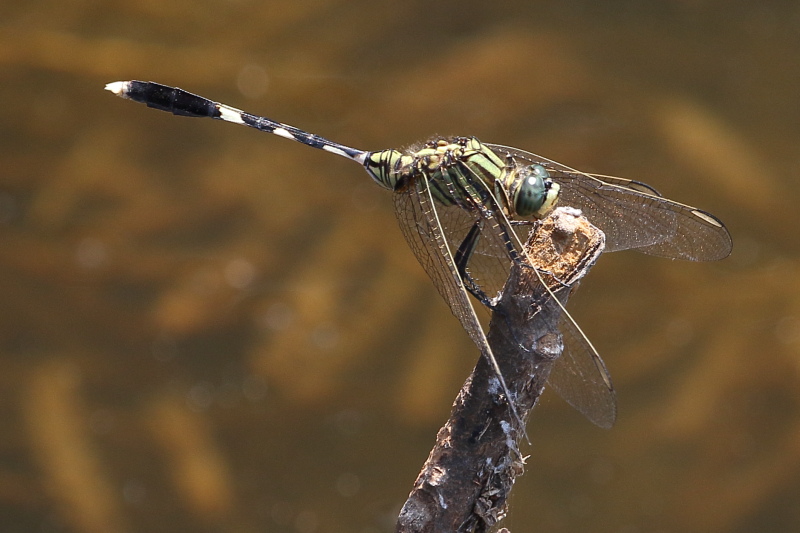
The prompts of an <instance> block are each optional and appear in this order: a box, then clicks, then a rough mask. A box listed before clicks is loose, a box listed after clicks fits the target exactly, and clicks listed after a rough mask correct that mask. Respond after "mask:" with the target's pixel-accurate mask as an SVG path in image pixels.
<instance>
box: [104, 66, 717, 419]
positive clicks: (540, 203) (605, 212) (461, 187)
mask: <svg viewBox="0 0 800 533" xmlns="http://www.w3.org/2000/svg"><path fill="white" fill-rule="evenodd" d="M105 88H106V89H107V90H109V91H111V92H112V93H114V94H116V95H117V96H120V97H122V98H126V99H129V100H133V101H135V102H140V103H143V104H146V105H147V106H148V107H151V108H155V109H159V110H162V111H167V112H170V113H172V114H174V115H179V116H187V117H208V118H213V119H218V120H223V121H225V122H231V123H234V124H241V125H245V126H249V127H251V128H255V129H257V130H260V131H264V132H267V133H272V134H274V135H277V136H279V137H283V138H285V139H289V140H292V141H296V142H299V143H302V144H305V145H307V146H310V147H312V148H318V149H321V150H325V151H327V152H331V153H333V154H336V155H338V156H342V157H345V158H347V159H350V160H352V161H355V162H356V163H358V164H360V165H362V166H363V167H364V169H365V170H366V171H367V173H368V174H369V176H370V177H371V178H372V180H373V181H374V182H375V183H377V184H378V185H379V186H381V187H383V188H385V189H389V190H391V191H393V200H394V208H395V214H396V216H397V220H398V222H399V225H400V228H401V230H402V233H403V235H404V237H405V239H406V241H407V242H408V244H409V246H410V247H411V249H412V251H413V252H414V255H415V256H416V258H417V260H418V261H419V263H420V264H421V265H422V267H423V268H424V270H425V272H426V273H427V274H428V276H429V277H430V278H431V280H432V281H433V284H434V285H435V287H436V289H437V290H438V292H439V293H440V295H441V296H442V297H443V299H444V300H445V301H446V302H447V304H448V305H449V307H450V310H451V311H452V313H453V314H454V315H455V316H456V317H457V318H458V319H459V321H460V322H461V325H462V326H463V328H464V330H465V331H466V332H467V333H468V335H469V336H470V338H471V339H472V341H473V342H474V343H475V344H476V345H477V347H478V348H479V350H480V352H481V354H482V356H483V357H485V358H486V359H487V361H488V362H489V364H490V365H491V367H492V368H493V370H494V373H495V374H496V376H497V379H498V381H499V384H500V389H501V391H502V392H503V394H504V395H505V399H506V402H507V403H508V405H509V407H510V409H511V411H512V413H513V415H514V416H515V417H516V418H517V419H518V420H519V416H518V415H517V412H516V409H515V407H514V402H513V398H512V397H511V394H510V393H509V391H508V387H507V386H506V383H505V380H504V379H503V375H502V372H501V371H500V367H499V365H498V363H497V360H496V359H495V357H494V354H493V353H492V350H491V347H490V346H489V343H488V342H487V339H486V333H485V331H484V329H483V326H482V325H481V322H480V320H479V317H478V314H477V312H476V308H475V306H474V305H473V302H474V301H477V302H478V303H479V304H480V306H483V307H484V308H486V309H488V310H489V311H490V313H491V310H492V309H493V308H494V306H495V304H496V303H497V301H498V299H499V297H500V295H501V294H502V289H503V285H504V284H505V282H506V280H507V279H508V276H509V272H510V270H511V266H512V264H514V263H517V264H521V265H529V264H530V260H529V259H527V258H526V256H525V253H526V252H525V251H524V248H523V246H522V242H524V241H525V240H526V238H527V234H528V233H529V231H530V229H531V228H532V226H533V225H534V224H536V223H537V221H538V220H540V219H542V218H543V217H545V216H547V215H548V214H549V213H550V212H551V211H552V210H553V209H554V208H555V207H556V205H557V204H558V205H563V206H570V207H573V208H576V209H579V210H580V211H581V212H582V213H583V215H584V216H585V217H586V218H587V219H588V220H589V221H590V222H591V223H592V224H593V225H594V226H596V227H597V228H599V229H600V230H602V231H603V233H604V234H605V237H606V251H618V250H627V249H635V250H638V251H640V252H643V253H646V254H650V255H654V256H660V257H666V258H671V259H683V260H688V261H712V260H719V259H723V258H725V257H727V256H728V255H729V254H730V253H731V250H732V240H731V236H730V233H729V232H728V230H727V229H726V227H725V225H724V224H723V223H722V222H721V221H720V220H719V219H718V218H717V217H715V216H714V215H712V214H710V213H708V212H706V211H702V210H700V209H697V208H695V207H691V206H688V205H684V204H681V203H678V202H675V201H672V200H669V199H667V198H664V197H662V196H661V194H659V193H658V191H656V190H655V189H654V188H652V187H650V186H649V185H646V184H644V183H642V182H639V181H634V180H628V179H624V178H618V177H613V176H604V175H598V174H589V173H585V172H580V171H578V170H575V169H573V168H570V167H567V166H565V165H562V164H560V163H557V162H555V161H552V160H550V159H547V158H544V157H541V156H538V155H535V154H533V153H530V152H527V151H524V150H520V149H517V148H511V147H508V146H502V145H498V144H488V143H483V142H481V141H479V140H478V139H476V138H475V137H449V138H434V139H431V140H429V141H427V142H425V143H423V144H422V145H419V146H416V147H412V148H409V149H406V150H403V151H400V150H396V149H386V150H378V151H367V150H358V149H355V148H351V147H348V146H345V145H342V144H339V143H336V142H333V141H330V140H328V139H326V138H324V137H321V136H319V135H315V134H313V133H309V132H306V131H303V130H301V129H299V128H296V127H294V126H290V125H288V124H283V123H281V122H277V121H275V120H272V119H269V118H266V117H263V116H258V115H254V114H250V113H247V112H244V111H242V110H240V109H236V108H234V107H230V106H228V105H225V104H222V103H219V102H215V101H213V100H211V99H208V98H205V97H202V96H198V95H196V94H192V93H190V92H187V91H184V90H183V89H179V88H177V87H171V86H168V85H162V84H159V83H154V82H143V81H120V82H113V83H109V84H107V85H106V87H105ZM551 296H552V297H553V298H555V299H556V301H557V302H558V303H559V306H560V307H561V310H562V314H561V318H560V322H559V329H560V330H561V332H562V336H563V338H564V352H563V354H562V355H561V357H559V358H558V359H556V361H555V362H554V363H553V367H552V371H551V373H550V376H549V378H548V384H549V385H550V386H552V387H553V388H554V389H555V390H556V392H558V393H559V395H561V396H562V397H563V398H564V399H565V400H566V401H567V403H569V404H570V405H572V406H573V407H574V408H575V409H577V410H578V411H579V412H580V413H582V414H583V415H584V416H586V418H588V419H589V420H590V421H591V422H593V423H595V424H596V425H598V426H600V427H603V428H610V427H611V426H612V425H613V424H614V422H615V420H616V416H617V409H616V393H615V391H614V386H613V384H612V382H611V378H610V376H609V373H608V369H607V368H606V365H605V363H604V362H603V360H602V358H601V357H600V355H599V353H598V352H597V350H596V349H595V347H594V346H593V345H592V343H591V342H590V341H589V339H588V338H587V337H586V335H585V334H584V333H583V331H582V330H581V329H580V327H579V326H578V324H577V323H576V322H575V320H574V319H573V318H572V316H571V315H570V314H569V313H568V312H567V311H566V309H564V308H563V305H561V304H560V302H559V301H558V298H556V297H555V295H553V294H552V293H551ZM520 349H523V348H522V347H520ZM520 422H521V421H520Z"/></svg>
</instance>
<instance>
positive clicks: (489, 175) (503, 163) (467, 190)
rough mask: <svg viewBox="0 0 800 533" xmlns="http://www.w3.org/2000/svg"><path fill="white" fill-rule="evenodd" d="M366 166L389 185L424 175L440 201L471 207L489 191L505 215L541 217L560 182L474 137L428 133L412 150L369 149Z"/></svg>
mask: <svg viewBox="0 0 800 533" xmlns="http://www.w3.org/2000/svg"><path fill="white" fill-rule="evenodd" d="M364 166H365V168H366V169H367V172H369V174H370V175H371V176H372V178H373V179H374V180H375V181H376V182H377V183H378V184H379V185H381V186H382V187H385V188H387V189H392V190H395V191H400V190H403V189H404V188H406V187H410V186H414V185H415V184H416V182H417V180H419V179H425V180H426V181H427V185H428V187H429V189H430V194H431V196H432V197H433V198H434V199H435V200H436V201H437V202H439V203H440V204H442V205H445V206H451V205H456V206H459V207H462V208H465V209H470V210H471V209H476V208H481V207H482V206H486V205H492V204H493V202H492V197H493V198H494V200H496V202H497V203H498V204H499V206H500V207H501V208H502V209H503V210H504V211H505V214H506V216H508V217H509V218H512V219H515V218H529V217H534V218H542V217H544V216H545V215H547V213H549V212H550V211H551V210H552V209H553V207H554V206H555V203H556V200H557V199H558V192H559V190H560V187H559V185H558V184H557V183H555V182H554V181H553V180H552V179H551V177H550V174H549V173H548V172H547V169H546V168H545V167H543V166H542V165H524V166H521V165H519V164H517V162H516V160H515V159H514V158H513V157H511V156H510V155H508V156H506V157H505V158H502V157H500V155H498V154H497V153H495V152H494V151H493V150H491V149H490V148H489V147H488V146H486V145H485V144H483V143H481V142H480V141H479V140H478V139H476V138H475V137H452V138H449V139H434V140H431V141H428V142H427V143H425V145H424V146H423V147H422V148H421V149H420V150H417V151H415V152H411V153H406V154H403V153H401V152H399V151H397V150H393V149H390V150H381V151H379V152H370V153H369V155H368V157H367V158H366V160H365V162H364Z"/></svg>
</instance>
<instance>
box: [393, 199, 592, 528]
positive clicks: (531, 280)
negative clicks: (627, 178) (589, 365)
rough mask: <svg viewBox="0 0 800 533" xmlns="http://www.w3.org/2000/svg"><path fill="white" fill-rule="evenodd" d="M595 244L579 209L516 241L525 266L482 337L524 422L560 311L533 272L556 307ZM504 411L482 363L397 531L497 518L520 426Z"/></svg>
mask: <svg viewBox="0 0 800 533" xmlns="http://www.w3.org/2000/svg"><path fill="white" fill-rule="evenodd" d="M604 241H605V237H604V235H603V233H602V232H601V231H600V230H598V229H597V228H595V227H594V226H592V225H591V224H589V222H588V221H587V220H586V219H585V218H584V217H583V216H581V215H580V213H579V212H577V211H575V210H573V209H570V208H560V209H556V210H555V211H554V212H553V213H552V214H551V215H550V216H548V217H546V218H545V219H544V220H542V221H541V224H539V225H537V226H536V227H535V229H534V230H533V231H532V232H531V235H530V237H529V240H528V242H527V243H526V244H525V246H526V249H527V250H528V255H529V256H530V260H531V264H524V265H514V266H513V267H512V269H511V275H510V276H509V279H508V281H507V283H506V286H505V288H504V291H503V296H502V297H501V299H500V301H499V302H498V304H497V307H496V308H495V310H494V312H493V316H492V321H491V324H490V327H489V333H488V335H487V338H488V340H489V344H490V346H491V347H492V351H493V352H494V355H495V357H496V358H497V361H498V363H499V365H500V368H501V370H502V373H503V376H504V378H505V380H506V383H507V385H508V389H509V391H510V393H511V395H512V396H513V397H514V398H515V405H516V408H517V411H518V412H519V414H520V416H521V418H522V419H523V420H527V417H528V414H529V412H530V410H531V409H532V408H533V406H534V405H535V404H536V401H537V400H538V398H539V395H540V394H541V392H542V390H543V389H544V384H545V382H546V381H547V377H548V375H549V373H550V367H551V366H552V363H553V361H554V360H555V359H556V358H558V357H559V356H560V355H561V352H562V350H563V343H562V338H561V334H560V333H559V331H558V323H559V319H560V317H561V308H560V307H559V305H558V303H557V302H555V301H554V300H553V298H552V297H550V295H549V293H548V292H547V290H546V289H545V288H544V287H543V286H542V282H541V281H540V279H539V277H538V276H537V271H538V273H539V275H540V276H541V277H542V279H543V280H544V282H545V283H546V284H547V285H548V287H549V288H550V290H551V291H552V292H553V293H555V294H556V295H557V296H558V298H559V300H560V301H561V302H562V304H564V303H566V301H567V298H568V297H569V295H570V293H571V292H572V290H574V288H575V287H576V286H577V283H578V282H579V281H580V279H581V278H582V277H583V276H584V275H585V274H586V273H587V272H588V270H589V268H591V266H592V265H593V264H594V262H595V261H596V260H597V258H598V257H599V255H600V253H602V251H603V246H604ZM532 267H535V269H534V268H532ZM509 411H510V410H509V408H508V405H507V404H506V402H505V399H504V398H502V397H501V387H500V386H499V382H498V380H497V376H495V374H494V372H493V371H492V369H491V367H490V366H489V364H488V363H487V362H486V360H485V359H484V358H483V357H481V358H480V360H479V361H478V364H477V365H476V367H475V369H474V370H473V372H472V375H471V376H470V377H469V378H468V379H467V381H466V382H465V383H464V386H463V387H462V388H461V391H460V392H459V394H458V397H457V398H456V401H455V403H454V405H453V410H452V413H451V415H450V419H449V420H448V421H447V423H446V424H445V425H444V427H442V428H441V429H440V430H439V433H438V435H437V439H436V445H435V446H434V448H433V450H431V453H430V456H429V457H428V460H427V461H426V462H425V464H424V466H423V467H422V470H421V472H420V474H419V476H418V477H417V480H416V482H415V483H414V489H413V490H412V491H411V494H410V495H409V497H408V500H407V501H406V503H405V505H404V506H403V508H402V510H401V512H400V516H399V518H398V521H397V525H396V531H397V532H402V533H411V532H414V533H418V532H425V533H434V532H435V533H438V532H445V531H446V532H456V531H458V532H462V531H463V532H480V531H487V530H488V529H490V528H491V527H492V526H494V525H495V524H496V523H497V522H498V521H500V520H501V519H502V518H503V517H504V516H505V514H506V511H507V506H506V501H507V499H508V496H509V492H510V491H511V487H512V486H513V484H514V480H515V479H516V477H517V476H518V475H520V474H522V471H523V466H524V458H523V457H522V455H521V454H520V451H519V441H520V439H521V438H523V437H524V436H525V432H524V428H520V427H518V423H517V421H516V420H515V419H514V418H513V417H512V416H511V415H510V412H509Z"/></svg>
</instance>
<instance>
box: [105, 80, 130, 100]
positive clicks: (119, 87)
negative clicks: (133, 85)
mask: <svg viewBox="0 0 800 533" xmlns="http://www.w3.org/2000/svg"><path fill="white" fill-rule="evenodd" d="M129 83H130V82H127V81H115V82H112V83H106V91H111V92H112V93H114V94H116V95H117V96H122V97H124V96H125V93H126V92H127V90H128V84H129Z"/></svg>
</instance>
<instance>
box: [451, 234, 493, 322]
mask: <svg viewBox="0 0 800 533" xmlns="http://www.w3.org/2000/svg"><path fill="white" fill-rule="evenodd" d="M482 229H483V219H482V218H479V219H478V220H476V221H475V224H473V225H472V227H471V228H470V230H469V232H468V233H467V236H466V237H464V240H463V241H462V242H461V245H460V246H459V247H458V250H456V254H455V257H454V258H453V259H454V260H455V263H456V268H457V269H458V275H459V276H461V281H463V282H464V288H465V289H467V290H468V291H469V293H470V294H471V295H473V296H474V297H475V298H477V299H478V301H479V302H481V303H482V304H483V305H485V306H486V307H488V308H489V309H493V308H494V305H495V304H494V302H493V301H492V299H491V298H489V297H488V296H487V295H486V293H485V292H484V291H483V289H481V288H480V286H479V285H478V283H477V282H476V281H475V280H474V279H473V278H472V276H471V275H470V273H469V272H468V271H467V267H468V265H469V260H470V259H471V258H472V254H473V253H474V252H475V248H476V247H477V246H478V239H479V238H480V236H481V230H482Z"/></svg>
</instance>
